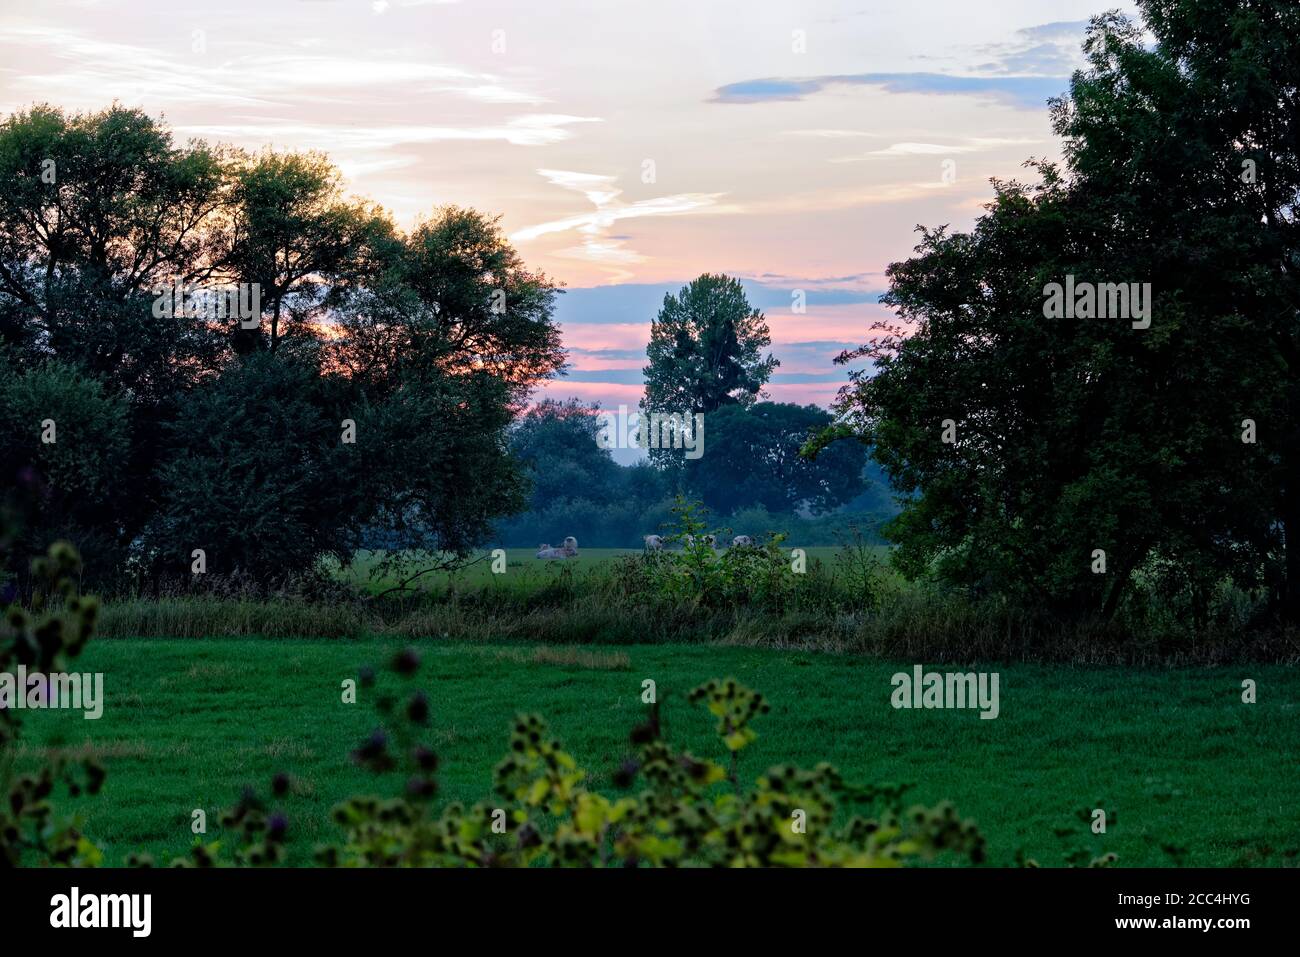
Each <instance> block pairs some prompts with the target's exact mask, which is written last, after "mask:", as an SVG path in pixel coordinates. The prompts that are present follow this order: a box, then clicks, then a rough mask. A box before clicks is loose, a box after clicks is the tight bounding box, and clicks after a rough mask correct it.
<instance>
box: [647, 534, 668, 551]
mask: <svg viewBox="0 0 1300 957" xmlns="http://www.w3.org/2000/svg"><path fill="white" fill-rule="evenodd" d="M644 540H645V550H646V551H647V552H661V551H663V550H664V540H663V537H662V536H660V535H646V536H645V539H644Z"/></svg>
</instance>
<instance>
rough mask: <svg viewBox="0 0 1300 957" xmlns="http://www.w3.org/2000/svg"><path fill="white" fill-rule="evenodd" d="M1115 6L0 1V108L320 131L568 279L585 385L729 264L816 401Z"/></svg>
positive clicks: (387, 193)
mask: <svg viewBox="0 0 1300 957" xmlns="http://www.w3.org/2000/svg"><path fill="white" fill-rule="evenodd" d="M1117 5H1118V6H1119V7H1120V8H1121V9H1125V10H1129V11H1130V12H1131V10H1132V6H1133V5H1132V4H1125V3H1120V4H1116V2H1115V0H997V2H972V0H906V2H901V0H890V2H861V0H655V2H632V0H509V2H506V0H501V2H492V0H257V2H250V0H223V2H221V3H214V2H212V0H200V2H191V0H157V2H144V0H136V2H112V0H0V113H9V112H12V111H13V110H16V109H21V108H24V107H27V106H30V105H31V104H33V103H37V102H49V103H53V104H57V105H60V106H63V107H65V108H69V109H74V110H94V109H100V108H103V107H105V106H107V105H108V104H110V103H111V102H112V101H114V100H117V101H119V102H121V103H122V104H124V105H127V106H138V107H142V108H143V109H145V110H146V111H148V112H149V113H151V114H153V115H161V116H163V117H164V118H165V120H166V121H167V122H168V123H169V124H170V125H171V126H172V128H173V130H174V132H175V134H176V136H177V138H178V139H181V140H185V139H188V138H191V137H197V138H201V139H205V140H208V141H210V142H224V143H230V144H233V145H236V146H242V147H246V148H250V149H260V148H263V147H267V146H270V147H273V148H276V149H316V150H321V151H324V152H326V153H327V154H328V155H329V156H330V157H331V158H332V159H333V161H334V162H335V163H336V164H337V165H338V167H339V168H340V169H341V170H342V172H343V174H344V176H345V178H346V181H347V183H348V185H349V188H350V189H351V190H352V191H354V192H355V193H357V194H358V195H362V196H367V197H369V198H371V199H373V200H376V201H378V202H380V203H381V204H383V205H384V206H385V207H387V208H388V209H389V210H390V211H391V212H392V213H393V215H394V217H395V218H396V220H397V222H398V223H399V224H401V225H403V226H406V227H409V226H410V225H412V224H414V223H415V222H417V221H418V219H419V218H420V217H421V216H422V215H425V214H427V213H428V212H429V211H431V210H432V209H434V208H436V207H437V206H439V205H442V204H448V203H455V204H458V205H465V206H472V207H475V208H477V209H480V210H483V211H485V212H490V213H492V214H494V215H499V216H500V217H501V225H502V228H503V230H504V231H505V232H506V233H507V235H508V236H509V237H510V239H511V241H512V243H513V244H514V245H515V246H516V248H517V249H518V250H519V251H520V253H521V254H522V256H523V258H524V260H525V261H526V262H527V263H528V265H529V266H530V267H533V268H540V269H542V270H544V271H545V272H546V273H547V274H548V275H550V276H551V277H553V278H554V279H556V280H557V281H559V282H560V283H562V284H563V285H564V286H565V287H566V289H567V292H566V293H565V295H564V296H562V297H561V298H560V301H559V305H558V307H557V310H556V315H557V318H558V320H559V321H560V324H561V326H562V329H563V334H564V341H565V345H566V347H567V348H568V349H569V352H570V364H569V365H570V367H569V372H568V375H567V376H565V377H563V378H560V379H558V380H556V381H554V382H552V383H550V384H548V385H547V386H546V387H545V389H544V390H542V394H546V395H552V396H556V397H568V396H578V397H580V398H583V399H586V400H590V401H593V402H597V403H599V404H600V405H601V406H602V407H604V408H616V407H617V406H618V404H619V403H627V404H628V405H629V406H634V405H635V403H636V401H637V400H638V399H639V398H640V395H641V385H640V383H641V374H640V370H641V367H642V365H643V364H644V348H645V344H646V341H647V339H648V336H649V327H650V320H651V319H652V318H653V316H654V314H655V312H656V311H657V309H658V306H659V305H660V304H661V303H662V300H663V296H664V293H665V292H669V291H675V290H676V289H678V288H680V287H681V285H683V284H684V283H685V282H687V281H689V280H690V279H692V278H694V277H695V276H697V275H699V274H701V273H703V272H723V273H726V274H728V275H732V276H736V277H738V278H741V279H742V280H744V281H745V284H746V288H747V289H748V290H749V292H750V298H751V302H753V304H754V305H756V306H757V307H759V308H762V309H763V310H764V312H765V314H766V316H767V319H768V324H769V326H770V328H771V333H772V340H773V343H772V351H773V353H774V354H775V355H776V356H777V358H778V359H780V361H781V366H780V368H779V369H778V370H777V372H776V373H775V375H774V376H773V378H772V381H771V383H770V385H769V387H768V390H767V392H768V394H769V396H770V398H771V399H773V400H775V401H783V402H800V403H809V402H815V403H818V404H823V405H824V404H827V403H828V402H829V401H830V399H831V398H832V397H833V396H834V394H835V391H836V390H837V389H838V388H839V387H840V386H841V385H842V384H843V383H844V382H845V381H846V371H845V370H844V369H843V368H841V367H837V366H834V365H833V364H832V363H831V359H832V358H833V357H834V356H835V355H836V354H837V353H838V352H839V351H841V350H842V349H844V348H849V347H852V346H854V345H857V344H858V343H860V342H861V341H862V340H863V339H864V338H865V337H866V333H867V329H868V326H869V325H870V323H871V322H872V321H874V320H876V319H878V318H881V317H883V316H885V315H887V311H886V309H885V307H883V306H881V305H879V304H878V302H877V299H878V297H879V295H880V293H881V292H882V291H884V289H885V288H886V282H885V278H884V271H885V269H886V267H887V266H888V264H889V263H890V262H894V261H897V260H900V259H904V258H906V257H907V256H908V255H909V253H910V252H911V249H912V247H913V246H914V245H915V243H916V236H915V234H914V229H915V227H916V226H917V225H918V224H925V225H927V226H935V225H939V224H943V223H948V224H951V225H952V227H953V228H954V229H962V228H966V227H968V226H969V225H970V224H971V222H972V221H973V220H974V218H975V217H976V216H978V215H979V213H980V211H981V205H982V204H983V203H985V202H987V201H988V200H989V199H990V197H991V193H992V190H991V187H990V185H989V182H988V181H989V178H990V177H998V178H1003V179H1009V178H1016V177H1021V178H1024V177H1025V176H1027V175H1028V174H1027V173H1026V171H1024V170H1022V166H1021V164H1022V163H1023V162H1024V161H1025V160H1026V159H1028V158H1029V157H1050V158H1054V157H1056V156H1058V155H1059V144H1058V143H1057V141H1056V140H1055V138H1054V137H1053V135H1052V132H1051V128H1050V123H1049V114H1048V108H1047V104H1046V100H1047V98H1048V97H1049V96H1053V95H1056V94H1058V93H1061V92H1063V91H1065V90H1066V89H1067V87H1068V80H1069V76H1070V73H1071V71H1072V70H1073V69H1075V68H1077V67H1078V66H1080V65H1081V55H1080V53H1079V47H1080V43H1081V41H1082V39H1083V35H1084V30H1085V27H1086V24H1087V20H1088V18H1089V16H1091V15H1093V14H1095V13H1098V12H1100V11H1102V10H1104V9H1106V8H1108V7H1113V6H1117ZM796 290H798V291H801V292H802V294H803V297H804V299H805V300H806V310H805V311H803V312H798V311H796V310H795V309H794V308H793V296H794V293H795V291H796Z"/></svg>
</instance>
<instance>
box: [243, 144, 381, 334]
mask: <svg viewBox="0 0 1300 957" xmlns="http://www.w3.org/2000/svg"><path fill="white" fill-rule="evenodd" d="M230 178H231V181H232V182H231V186H230V196H229V202H228V204H227V206H226V219H227V223H226V225H225V229H224V231H223V232H224V235H223V236H222V241H223V243H224V244H225V248H223V250H222V252H221V256H220V261H219V265H220V274H221V275H222V277H223V278H224V279H225V280H226V281H227V282H230V283H236V282H246V283H255V284H257V287H258V289H259V292H260V303H261V314H260V315H259V316H258V318H259V319H261V318H262V315H265V316H267V317H269V320H270V321H269V323H268V327H267V329H266V331H265V332H264V333H263V332H262V331H261V330H260V329H259V330H258V331H256V332H252V334H251V335H249V331H248V330H241V329H238V328H232V336H234V337H235V340H236V342H237V343H239V344H240V347H241V348H243V349H247V348H249V347H254V348H255V347H257V346H260V345H261V344H262V343H263V342H264V343H265V345H266V347H267V348H269V349H270V351H271V352H275V351H276V350H277V349H278V348H279V345H280V340H281V338H282V335H283V331H282V325H284V324H286V323H291V324H296V325H301V324H303V323H306V322H309V321H311V320H312V319H313V318H317V319H319V318H322V314H321V309H322V307H324V306H327V305H329V304H330V300H331V299H332V298H337V297H339V296H340V295H342V294H343V292H344V290H345V289H347V288H348V286H349V284H351V283H356V282H359V281H361V280H362V279H363V278H364V277H365V276H366V275H367V274H370V275H373V274H374V272H375V270H376V269H377V268H378V264H377V257H379V256H381V255H382V251H383V247H384V246H385V245H386V244H388V243H390V242H392V241H393V235H392V234H393V227H392V223H391V222H390V221H389V220H388V218H387V216H385V215H384V214H383V213H382V212H380V211H379V210H378V209H376V208H375V207H374V206H373V205H372V204H370V203H367V202H364V201H359V200H351V199H348V198H347V197H345V196H344V195H343V186H342V177H341V175H340V174H339V171H338V170H337V169H335V168H334V166H333V165H332V164H331V163H330V162H329V160H328V159H327V158H326V157H325V156H324V155H322V154H320V153H273V152H270V151H267V152H264V153H261V154H259V155H257V156H255V157H248V156H242V155H241V156H239V157H238V158H237V159H236V160H235V161H234V162H233V163H232V164H231V168H230Z"/></svg>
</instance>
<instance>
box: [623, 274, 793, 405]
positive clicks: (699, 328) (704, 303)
mask: <svg viewBox="0 0 1300 957" xmlns="http://www.w3.org/2000/svg"><path fill="white" fill-rule="evenodd" d="M771 344H772V338H771V336H770V335H769V333H768V329H767V322H766V320H764V318H763V313H762V312H760V311H759V310H757V309H752V308H750V305H749V300H748V299H746V297H745V290H744V288H743V287H742V286H741V285H740V283H739V282H738V281H737V280H735V279H732V278H730V277H728V276H715V275H711V274H709V273H705V274H704V275H702V276H700V277H699V278H698V279H696V280H694V281H693V282H691V283H688V284H687V285H686V286H683V287H682V290H681V291H680V292H679V293H678V294H677V295H675V296H674V295H671V294H669V295H666V296H664V304H663V307H662V308H661V309H660V310H659V315H658V316H656V317H655V319H654V321H653V322H652V323H651V324H650V344H649V346H648V347H647V348H646V354H647V355H648V356H649V359H650V364H649V365H647V366H646V367H645V368H644V369H643V370H642V372H643V373H644V374H645V388H646V391H645V398H644V399H643V400H642V402H641V407H642V409H644V410H647V411H657V412H664V413H671V412H703V413H706V414H707V413H710V412H713V411H715V410H716V409H719V408H721V407H722V406H724V405H741V406H748V405H752V404H753V403H754V402H755V401H757V397H758V396H759V395H760V394H761V391H762V388H763V386H764V385H765V384H766V383H767V380H768V379H769V378H770V377H771V375H772V370H773V369H775V368H776V367H777V366H778V365H780V363H779V362H778V361H777V360H776V359H775V358H773V357H772V356H771V355H768V356H767V357H766V358H763V356H762V350H763V349H764V348H766V347H767V346H769V345H771Z"/></svg>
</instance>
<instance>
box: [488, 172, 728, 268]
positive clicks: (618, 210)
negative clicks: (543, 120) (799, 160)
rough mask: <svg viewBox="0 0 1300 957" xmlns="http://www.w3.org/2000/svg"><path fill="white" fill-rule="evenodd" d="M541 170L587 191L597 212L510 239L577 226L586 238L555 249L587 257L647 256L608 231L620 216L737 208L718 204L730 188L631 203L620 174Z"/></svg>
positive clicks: (624, 261) (605, 261) (628, 260)
mask: <svg viewBox="0 0 1300 957" xmlns="http://www.w3.org/2000/svg"><path fill="white" fill-rule="evenodd" d="M537 172H538V173H539V174H540V175H541V176H543V177H544V178H545V179H546V180H547V181H548V182H549V183H551V184H553V185H555V186H559V187H561V188H562V189H567V190H571V191H573V192H578V193H582V194H583V196H585V197H586V198H587V200H588V201H589V202H590V203H591V204H592V205H593V206H595V207H596V208H595V210H594V211H592V212H587V213H579V214H577V215H574V216H567V217H565V218H563V219H556V220H552V221H550V222H545V223H538V224H537V225H534V226H526V227H524V228H523V229H519V230H516V231H515V232H514V233H512V234H511V236H510V240H511V242H517V243H523V242H528V241H530V240H533V239H537V238H539V237H541V236H545V235H547V234H550V233H565V232H570V231H575V230H576V231H577V232H579V233H581V234H582V244H581V245H580V246H575V247H569V248H567V249H561V250H558V251H556V252H554V253H553V255H557V256H567V257H572V258H580V259H586V260H588V261H590V262H594V263H599V264H602V265H606V266H612V267H625V266H627V265H631V264H633V263H638V262H642V261H644V259H645V257H644V256H642V255H641V254H640V253H638V252H636V251H635V250H633V249H631V248H630V247H629V246H628V240H627V239H626V238H625V237H618V236H611V235H609V231H610V229H611V228H613V226H614V224H615V223H617V222H619V221H621V220H625V219H640V218H642V217H646V216H680V215H683V214H689V213H698V212H711V213H726V212H735V211H736V208H735V207H731V206H721V205H719V204H718V200H720V199H721V198H722V197H723V196H724V195H726V194H725V193H678V194H676V195H673V196H657V197H655V198H653V199H643V200H638V201H636V202H633V203H626V202H624V201H623V200H621V199H619V197H620V196H622V194H623V190H622V189H620V188H618V187H617V186H615V185H614V184H615V183H616V182H617V181H618V177H616V176H609V175H605V174H601V173H579V172H573V171H571V170H558V169H539V170H538V171H537ZM614 275H615V276H616V277H617V278H618V279H626V278H629V277H630V276H631V273H630V272H628V271H627V270H626V269H624V268H615V269H614Z"/></svg>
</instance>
